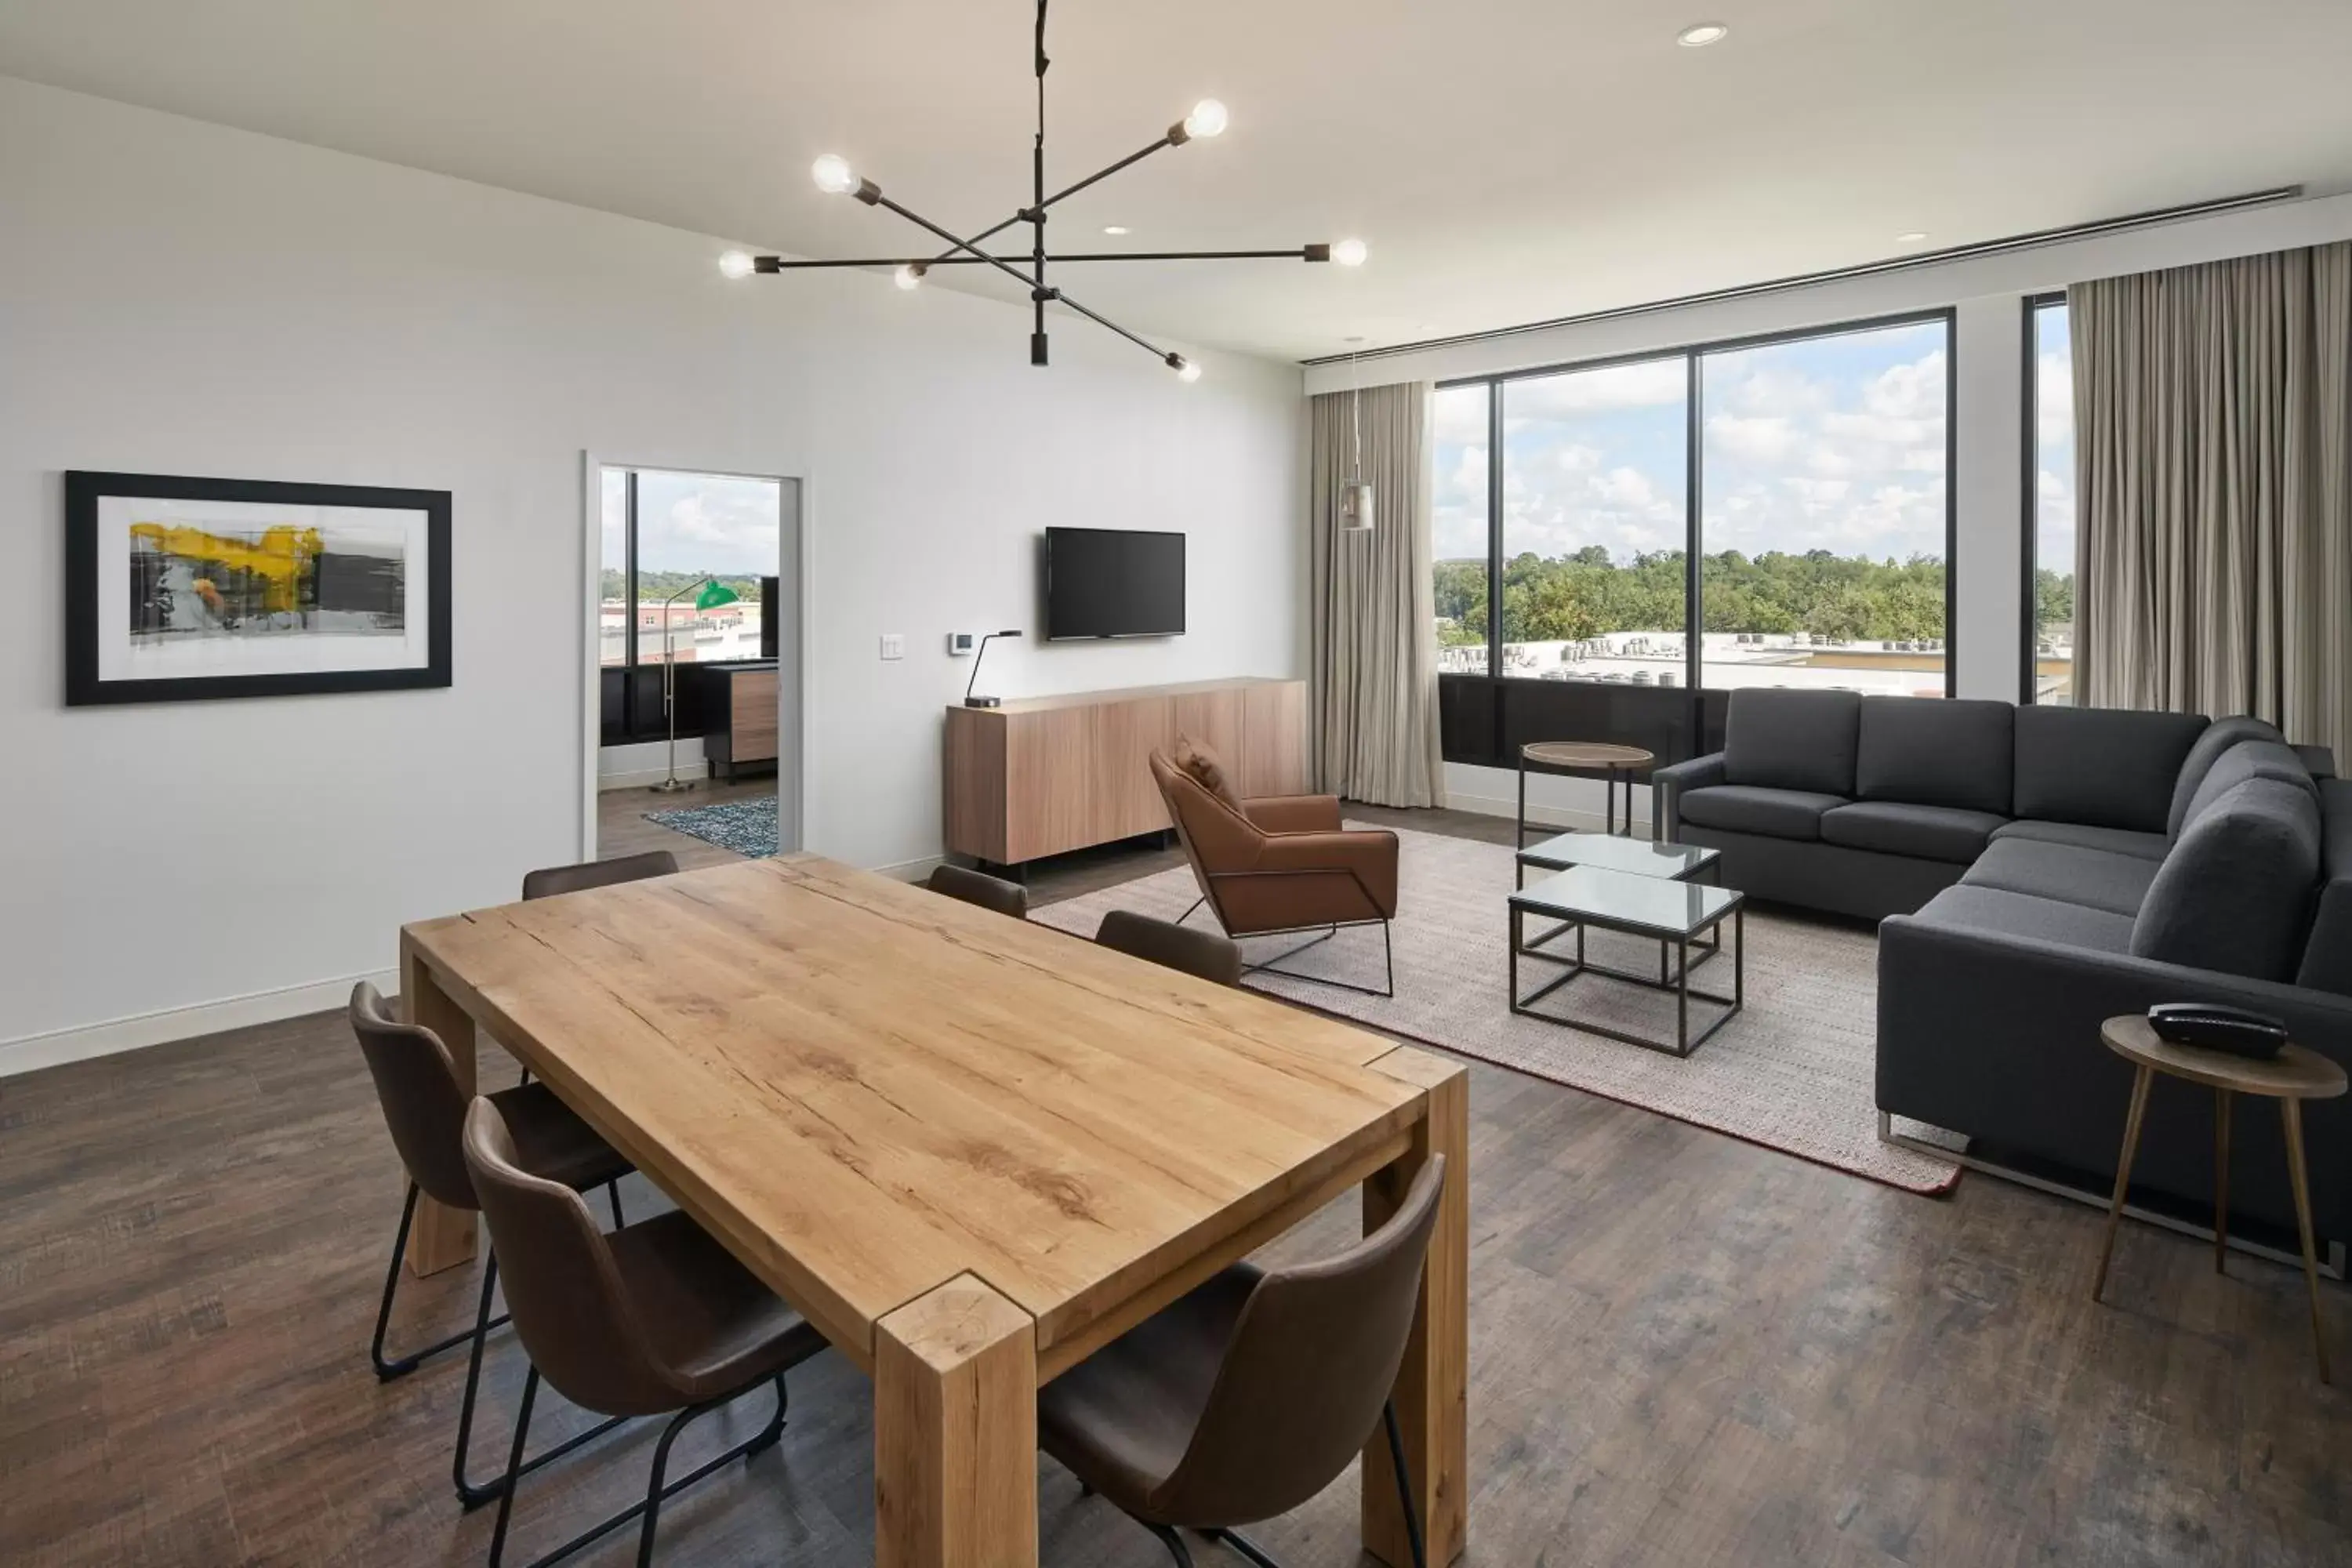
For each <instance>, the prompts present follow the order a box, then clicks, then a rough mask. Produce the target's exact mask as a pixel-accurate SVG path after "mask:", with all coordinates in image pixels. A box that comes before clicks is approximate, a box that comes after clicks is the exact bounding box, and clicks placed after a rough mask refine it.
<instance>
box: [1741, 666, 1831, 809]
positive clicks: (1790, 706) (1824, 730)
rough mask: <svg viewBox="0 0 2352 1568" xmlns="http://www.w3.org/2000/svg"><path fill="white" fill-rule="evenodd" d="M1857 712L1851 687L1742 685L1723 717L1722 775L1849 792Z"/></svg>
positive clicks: (1820, 792)
mask: <svg viewBox="0 0 2352 1568" xmlns="http://www.w3.org/2000/svg"><path fill="white" fill-rule="evenodd" d="M1861 713H1862V699H1861V698H1860V697H1859V696H1857V695H1856V694H1854V693H1853V692H1851V691H1781V690H1777V689H1772V688H1769V687H1745V688H1742V689H1739V690H1738V691H1735V692H1733V693H1732V694H1731V710H1730V712H1729V714H1728V715H1727V717H1726V719H1725V721H1724V731H1723V767H1724V777H1725V778H1726V779H1727V781H1729V782H1730V783H1732V784H1755V785H1758V786H1759V787H1761V788H1764V789H1792V790H1806V791H1810V792H1811V793H1813V794H1815V795H1845V796H1849V797H1850V796H1852V795H1853V757H1854V746H1855V743H1856V739H1857V726H1858V724H1859V722H1860V718H1861Z"/></svg>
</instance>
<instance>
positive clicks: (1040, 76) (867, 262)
mask: <svg viewBox="0 0 2352 1568" xmlns="http://www.w3.org/2000/svg"><path fill="white" fill-rule="evenodd" d="M1045 4H1046V0H1037V47H1036V75H1037V137H1036V142H1035V143H1034V147H1033V149H1032V152H1031V154H1030V171H1031V181H1032V186H1031V188H1032V193H1033V194H1032V196H1031V199H1030V204H1029V205H1027V206H1025V207H1023V208H1021V209H1019V210H1018V211H1016V212H1015V213H1014V214H1013V216H1011V217H1009V218H1006V219H1005V220H1004V221H1003V222H1002V223H1000V224H998V225H997V226H995V227H993V228H986V229H982V231H981V232H980V233H978V234H975V235H973V236H972V237H971V238H969V239H965V238H961V237H958V236H957V235H955V234H952V233H950V231H949V230H947V229H945V228H942V227H941V226H939V225H938V224H935V223H933V222H932V221H931V220H930V219H929V218H927V217H924V216H922V215H921V214H919V213H915V212H910V211H908V209H907V208H905V207H903V206H901V205H898V203H897V202H894V201H892V200H891V199H890V198H889V197H888V196H886V195H883V194H882V187H881V186H879V185H877V184H875V183H874V182H873V181H871V180H869V179H866V178H865V177H863V176H862V175H860V174H858V173H857V171H856V169H855V168H854V167H852V166H851V164H850V163H849V161H848V160H847V159H845V158H843V157H841V156H839V155H838V154H836V153H826V154H825V155H824V157H822V158H819V159H818V160H817V161H816V162H815V163H814V164H812V165H811V166H810V169H809V174H810V175H811V177H812V178H814V180H815V181H816V184H817V188H818V189H819V190H821V191H824V192H827V193H828V194H831V195H845V196H855V197H856V198H857V199H858V200H859V201H861V202H864V203H865V204H866V205H867V206H870V207H876V206H878V207H887V208H888V209H889V210H890V211H891V212H894V213H897V214H898V216H900V217H902V218H905V219H906V220H907V221H908V222H909V223H911V224H913V225H914V226H916V227H918V228H920V229H923V230H925V231H926V232H928V233H929V234H930V235H932V236H933V237H936V238H938V239H940V240H941V241H943V242H945V244H946V246H947V248H946V249H945V250H942V251H940V253H939V254H937V255H935V256H890V257H863V258H856V259H850V260H838V261H800V260H786V259H785V258H782V257H780V256H759V257H751V256H746V255H744V254H743V253H742V252H741V251H737V250H730V251H729V252H728V253H727V254H726V255H725V256H723V257H721V258H719V270H720V271H722V272H724V273H725V274H726V275H727V276H728V277H730V278H741V277H746V276H748V275H750V274H751V273H753V272H797V271H801V270H803V269H806V268H820V267H887V268H893V269H894V273H895V276H896V278H897V280H898V287H899V288H901V289H915V288H918V287H919V286H920V284H921V283H922V280H923V275H924V274H925V273H927V272H928V271H929V270H930V269H931V268H934V267H993V268H996V269H997V270H998V271H999V272H1002V273H1003V274H1005V275H1006V276H1007V277H1009V278H1012V279H1015V280H1016V281H1018V282H1020V283H1022V284H1023V285H1024V286H1025V287H1026V288H1027V289H1028V293H1029V300H1030V304H1031V307H1032V309H1033V310H1034V324H1033V327H1032V330H1031V331H1030V334H1029V363H1031V364H1038V365H1042V364H1044V363H1045V361H1046V350H1045V307H1046V306H1047V305H1055V304H1058V305H1062V306H1065V307H1066V308H1067V309H1069V310H1075V311H1076V312H1077V313H1078V314H1079V315H1081V316H1084V317H1085V318H1086V319H1087V320H1088V321H1092V322H1094V323H1095V324H1096V325H1097V326H1099V327H1103V328H1107V329H1108V330H1109V331H1113V332H1116V333H1118V335H1119V336H1120V337H1122V338H1125V339H1126V340H1127V341H1128V342H1131V343H1133V344H1135V346H1136V347H1138V348H1139V349H1142V350H1144V351H1145V352H1146V353H1150V355H1151V356H1152V357H1153V358H1155V359H1157V360H1160V362H1161V363H1164V364H1166V365H1167V366H1168V368H1169V369H1171V370H1172V371H1174V372H1175V373H1176V374H1177V376H1178V377H1179V379H1181V380H1184V381H1198V380H1199V379H1200V378H1201V367H1200V365H1199V364H1198V363H1195V362H1193V361H1192V360H1188V359H1186V358H1185V357H1184V356H1183V355H1182V354H1180V353H1171V352H1169V351H1167V350H1163V349H1161V348H1160V346H1159V345H1158V344H1156V343H1152V342H1147V341H1146V340H1145V339H1143V338H1141V337H1139V336H1138V335H1136V334H1135V333H1133V332H1130V331H1128V330H1127V329H1126V328H1125V327H1122V326H1120V325H1119V324H1118V322H1116V321H1109V320H1107V319H1106V318H1104V317H1103V316H1101V315H1099V314H1097V312H1095V311H1093V310H1088V309H1087V307H1086V306H1084V305H1081V304H1080V303H1078V301H1076V300H1073V299H1071V298H1070V297H1069V296H1068V295H1067V294H1066V293H1064V292H1063V291H1062V289H1060V288H1059V287H1057V286H1054V285H1051V284H1048V283H1047V282H1046V280H1045V269H1046V266H1047V264H1048V263H1053V264H1055V265H1062V264H1066V263H1069V262H1077V261H1233V260H1245V259H1248V260H1255V259H1268V258H1278V259H1286V260H1291V261H1314V262H1324V261H1335V262H1338V263H1339V265H1340V266H1342V267H1361V266H1362V265H1363V264H1364V261H1365V259H1366V257H1367V255H1368V252H1367V250H1366V248H1365V246H1364V242H1363V241H1362V240H1360V239H1343V240H1340V241H1339V243H1338V244H1336V245H1307V246H1300V247H1297V248H1296V249H1292V250H1158V251H1150V250H1116V251H1087V252H1080V253H1077V254H1075V255H1067V256H1049V255H1047V254H1046V253H1045V209H1046V208H1048V207H1050V206H1053V205H1055V203H1057V202H1061V201H1064V200H1066V198H1068V197H1070V196H1074V195H1077V194H1078V193H1079V192H1080V191H1083V190H1085V189H1087V187H1088V186H1089V185H1092V184H1096V183H1097V182H1098V181H1101V180H1105V179H1108V178H1109V177H1110V176H1111V175H1113V174H1118V172H1119V171H1120V170H1121V169H1124V168H1126V167H1128V166H1129V164H1132V163H1140V162H1142V161H1143V160H1144V159H1146V158H1149V157H1150V156H1151V154H1153V153H1157V152H1159V151H1160V149H1161V148H1163V147H1181V146H1183V145H1184V144H1185V143H1186V142H1192V141H1196V140H1200V139H1203V138H1206V137H1211V136H1215V135H1217V134H1218V133H1220V132H1223V130H1224V129H1225V123H1226V113H1225V106H1224V105H1223V104H1222V103H1220V102H1218V101H1217V100H1215V99H1213V98H1204V99H1202V100H1201V101H1200V102H1198V103H1196V104H1194V105H1193V106H1192V113H1190V114H1188V115H1186V116H1185V117H1184V118H1183V119H1182V120H1181V121H1178V122H1177V123H1175V124H1173V125H1171V126H1170V127H1169V128H1168V130H1167V132H1166V133H1165V134H1163V135H1162V136H1161V137H1160V140H1158V141H1157V142H1152V143H1151V145H1150V146H1149V147H1146V148H1144V149H1143V150H1142V151H1141V152H1139V153H1129V154H1128V156H1126V157H1124V158H1121V159H1120V160H1118V162H1117V163H1112V164H1111V165H1109V166H1108V168H1105V169H1102V170H1100V171H1098V172H1097V173H1095V174H1089V175H1087V177H1086V178H1085V179H1083V180H1080V181H1079V182H1078V183H1077V184H1074V185H1070V186H1067V187H1066V188H1065V189H1063V190H1061V191H1058V192H1056V193H1055V194H1054V195H1046V194H1045V68H1046V67H1047V66H1048V65H1050V64H1051V63H1052V62H1051V61H1049V60H1047V59H1046V58H1045ZM1023 223H1025V224H1027V225H1029V226H1030V230H1031V237H1030V247H1029V254H1028V256H1027V257H1025V258H1019V259H1023V260H1025V261H1026V262H1027V263H1028V269H1027V270H1026V271H1024V270H1023V269H1022V268H1020V267H1019V266H1016V265H1015V264H1014V263H1013V261H1008V260H1006V259H1005V258H1003V257H1002V256H999V255H997V254H995V253H993V252H991V251H987V250H983V249H982V248H981V242H982V240H985V239H988V238H990V237H992V236H994V235H998V234H1002V233H1003V231H1004V230H1006V229H1008V228H1011V227H1012V226H1013V225H1015V224H1023ZM1104 232H1105V233H1107V234H1124V233H1125V232H1127V231H1126V228H1125V226H1120V225H1113V226H1109V227H1108V228H1106V229H1105V230H1104ZM1369 493H1370V492H1369V491H1368V492H1367V494H1368V495H1369ZM1367 526H1369V524H1367Z"/></svg>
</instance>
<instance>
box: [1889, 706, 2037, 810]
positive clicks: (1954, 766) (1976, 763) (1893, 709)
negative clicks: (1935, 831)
mask: <svg viewBox="0 0 2352 1568" xmlns="http://www.w3.org/2000/svg"><path fill="white" fill-rule="evenodd" d="M2016 711H2017V710H2016V709H2015V708H2014V707H2013V706H2012V705H2011V704H2010V703H2007V702H1990V701H1986V700H1981V699H1971V698H1952V699H1947V700H1943V701H1935V700H1922V699H1920V698H1916V697H1865V698H1864V699H1863V700H1862V714H1861V724H1860V738H1859V742H1858V744H1857V745H1856V748H1855V753H1854V777H1853V784H1854V794H1855V795H1856V796H1857V797H1858V798H1859V799H1862V800H1899V801H1904V802H1907V803H1908V804H1910V805H1948V806H1951V807H1954V808H1955V809H1958V810H1961V811H1990V812H1994V813H1997V814H1999V815H2000V816H2008V815H2009V795H2010V790H2011V787H2012V784H2011V781H2012V779H2013V777H2014V775H2015V773H2016V767H2017V763H2016V757H2015V755H2014V752H2013V749H2012V746H2011V717H2012V715H2014V714H2015V713H2016Z"/></svg>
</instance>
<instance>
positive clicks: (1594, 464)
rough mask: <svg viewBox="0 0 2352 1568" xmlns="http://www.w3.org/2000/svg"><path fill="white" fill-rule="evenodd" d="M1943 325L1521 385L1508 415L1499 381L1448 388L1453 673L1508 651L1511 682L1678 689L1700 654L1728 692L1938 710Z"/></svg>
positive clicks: (1695, 354)
mask: <svg viewBox="0 0 2352 1568" xmlns="http://www.w3.org/2000/svg"><path fill="white" fill-rule="evenodd" d="M1949 331H1950V328H1949V322H1948V321H1947V320H1946V319H1945V318H1942V317H1940V316H1939V317H1937V318H1934V319H1931V320H1927V321H1907V322H1902V323H1898V324H1895V325H1891V326H1880V327H1870V328H1864V329H1858V330H1853V331H1832V332H1825V333H1821V334H1818V335H1815V336H1811V337H1807V338H1801V339H1795V340H1789V341H1781V342H1770V343H1763V344H1756V345H1750V346H1742V347H1732V348H1726V349H1720V350H1696V351H1692V352H1688V353H1674V354H1668V355H1663V356H1660V357H1658V358H1654V359H1646V360H1640V361H1635V362H1632V363H1622V364H1611V365H1601V366H1595V367H1592V368H1590V369H1580V370H1569V371H1563V372H1559V373H1555V374H1544V375H1529V376H1520V377H1513V378H1509V379H1506V380H1504V381H1503V382H1502V384H1501V406H1500V409H1499V413H1498V414H1497V412H1496V411H1495V410H1493V409H1491V408H1490V405H1489V399H1490V392H1491V384H1488V383H1483V382H1482V383H1467V384H1459V385H1454V386H1450V387H1444V388H1441V389H1440V390H1439V391H1438V393H1437V407H1436V412H1435V421H1436V426H1437V441H1436V456H1435V464H1436V473H1435V476H1434V480H1435V491H1434V494H1435V498H1436V502H1435V514H1436V540H1437V552H1436V553H1437V556H1438V563H1437V568H1436V571H1437V589H1438V592H1437V599H1438V640H1439V643H1440V645H1441V652H1440V660H1439V668H1440V670H1441V671H1442V672H1444V673H1448V674H1485V673H1487V670H1488V660H1489V658H1496V657H1498V658H1499V659H1500V661H1501V662H1500V667H1499V670H1498V671H1497V672H1498V673H1500V674H1503V675H1506V676H1517V677H1521V678H1528V679H1546V680H1593V681H1602V682H1622V683H1625V684H1629V685H1636V686H1678V685H1681V684H1683V683H1684V682H1685V681H1686V680H1688V679H1691V672H1692V668H1693V666H1694V664H1696V667H1697V671H1698V679H1699V680H1700V682H1701V683H1702V684H1704V685H1706V686H1709V687H1714V688H1717V689H1724V688H1730V687H1739V686H1792V687H1816V688H1820V687H1830V688H1842V689H1850V690H1856V691H1863V692H1868V693H1871V694H1873V695H1882V696H1921V697H1940V696H1942V695H1943V694H1944V690H1945V683H1946V679H1947V671H1948V668H1949V658H1950V654H1949V649H1948V647H1947V632H1946V627H1945V615H1946V608H1945V606H1946V579H1947V563H1946V561H1945V558H1944V557H1945V550H1946V541H1947V538H1948V526H1949V508H1948V500H1947V489H1946V484H1947V480H1946V475H1945V467H1946V459H1947V451H1948V423H1947V419H1948V414H1947V409H1946V402H1947V384H1948V354H1949V342H1948V338H1949ZM1694 370H1696V379H1697V383H1698V386H1699V392H1700V400H1701V401H1700V407H1699V409H1698V415H1699V419H1698V421H1697V425H1698V429H1699V432H1700V438H1699V451H1698V453H1697V458H1698V461H1697V464H1696V468H1697V473H1698V491H1699V493H1698V495H1697V496H1696V497H1694V496H1693V495H1692V494H1691V493H1690V492H1691V483H1690V475H1691V471H1692V468H1693V465H1692V462H1691V457H1692V454H1691V452H1690V450H1689V445H1690V439H1691V430H1692V424H1693V421H1692V418H1691V414H1692V410H1691V408H1690V405H1689V399H1690V395H1691V386H1692V381H1693V375H1694ZM1495 424H1499V426H1500V445H1501V453H1502V473H1501V486H1500V489H1501V504H1502V521H1501V528H1500V530H1499V534H1500V539H1499V544H1498V545H1497V544H1492V543H1490V541H1489V539H1488V535H1487V531H1486V521H1487V495H1488V489H1487V473H1486V457H1487V450H1488V447H1489V446H1490V445H1491V444H1492V437H1493V435H1494V432H1493V431H1492V430H1490V428H1489V427H1490V426H1492V425H1495ZM1694 543H1696V549H1697V552H1698V555H1699V593H1700V606H1701V608H1700V613H1699V614H1696V615H1695V614H1694V613H1693V606H1692V605H1691V592H1692V584H1691V580H1690V568H1689V561H1690V554H1689V552H1691V550H1692V549H1693V548H1694ZM1490 553H1491V554H1492V555H1493V556H1494V557H1495V558H1494V559H1490ZM1490 573H1493V574H1500V578H1501V584H1502V595H1501V596H1502V624H1501V626H1500V627H1499V628H1496V629H1495V630H1494V634H1493V635H1490V628H1489V627H1488V626H1487V619H1488V614H1489V602H1490V601H1489V598H1488V595H1487V583H1488V578H1489V574H1490ZM1694 625H1696V627H1697V629H1698V633H1699V638H1698V642H1699V646H1698V647H1693V646H1692V641H1691V637H1692V631H1693V627H1694Z"/></svg>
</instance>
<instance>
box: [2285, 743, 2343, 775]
mask: <svg viewBox="0 0 2352 1568" xmlns="http://www.w3.org/2000/svg"><path fill="white" fill-rule="evenodd" d="M2294 754H2295V756H2296V757H2297V758H2298V759H2299V760H2300V761H2301V762H2302V763H2303V765H2304V766H2305V768H2306V769H2308V770H2309V771H2310V773H2311V776H2312V777H2313V778H2315V779H2332V778H2334V777H2335V776H2336V753H2335V752H2332V751H2330V750H2328V748H2326V746H2297V747H2296V748H2295V749H2294Z"/></svg>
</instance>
